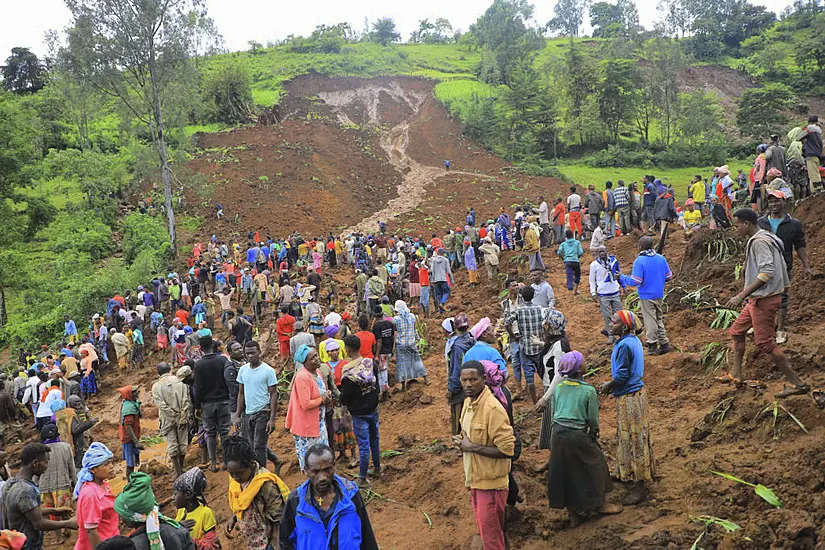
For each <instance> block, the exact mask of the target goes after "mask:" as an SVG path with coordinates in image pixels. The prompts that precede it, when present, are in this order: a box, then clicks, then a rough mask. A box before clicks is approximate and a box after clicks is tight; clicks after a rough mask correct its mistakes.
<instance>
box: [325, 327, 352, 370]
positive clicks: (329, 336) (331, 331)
mask: <svg viewBox="0 0 825 550" xmlns="http://www.w3.org/2000/svg"><path fill="white" fill-rule="evenodd" d="M338 331H339V326H338V325H331V326H328V327H325V328H324V336H325V339H324V340H322V341H321V343H320V344H318V357H319V358H320V359H321V363H329V346H330V345H331V344H332V343H333V342H336V343H337V344H338V350H339V353H338V356H339V357H341V358H342V359H346V358H347V356H346V353H345V352H344V341H343V340H341V339H340V338H339V337H338Z"/></svg>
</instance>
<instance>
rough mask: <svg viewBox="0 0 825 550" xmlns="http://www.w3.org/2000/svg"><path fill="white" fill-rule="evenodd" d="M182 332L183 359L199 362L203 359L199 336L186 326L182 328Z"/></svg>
mask: <svg viewBox="0 0 825 550" xmlns="http://www.w3.org/2000/svg"><path fill="white" fill-rule="evenodd" d="M183 332H184V334H185V336H184V347H183V355H184V357H185V358H186V359H191V360H193V361H200V360H201V359H202V358H203V352H202V351H201V337H200V334H198V333H197V332H195V329H193V328H192V327H190V326H188V325H187V326H185V327H183Z"/></svg>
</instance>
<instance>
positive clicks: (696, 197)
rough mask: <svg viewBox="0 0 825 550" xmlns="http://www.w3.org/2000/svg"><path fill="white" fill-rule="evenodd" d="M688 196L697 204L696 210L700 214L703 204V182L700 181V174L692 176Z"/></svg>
mask: <svg viewBox="0 0 825 550" xmlns="http://www.w3.org/2000/svg"><path fill="white" fill-rule="evenodd" d="M690 196H691V198H692V199H693V202H694V203H695V204H697V205H699V208H698V209H697V211H698V212H699V216H702V207H703V206H704V205H705V182H703V181H702V176H699V175H696V176H693V181H692V182H691V184H690Z"/></svg>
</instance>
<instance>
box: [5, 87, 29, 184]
mask: <svg viewBox="0 0 825 550" xmlns="http://www.w3.org/2000/svg"><path fill="white" fill-rule="evenodd" d="M12 97H13V96H12V95H11V94H10V93H8V92H6V91H2V90H0V199H6V198H8V197H10V196H11V195H12V194H13V193H14V191H15V188H16V187H20V186H23V185H26V184H27V183H28V178H26V176H25V174H24V168H25V166H26V165H27V164H30V163H32V162H34V160H35V159H36V158H37V149H36V148H35V145H34V142H35V131H34V128H33V127H32V125H31V123H30V119H31V114H30V113H29V112H28V111H27V110H26V109H25V108H21V106H20V105H19V104H18V102H17V101H13V100H12Z"/></svg>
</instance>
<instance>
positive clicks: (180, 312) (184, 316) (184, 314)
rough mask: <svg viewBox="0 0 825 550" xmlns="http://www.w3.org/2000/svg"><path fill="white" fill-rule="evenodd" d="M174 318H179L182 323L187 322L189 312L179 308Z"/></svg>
mask: <svg viewBox="0 0 825 550" xmlns="http://www.w3.org/2000/svg"><path fill="white" fill-rule="evenodd" d="M175 319H180V322H181V323H183V324H184V325H186V324H188V323H189V312H188V311H186V310H185V309H179V310H177V311H176V312H175Z"/></svg>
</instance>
